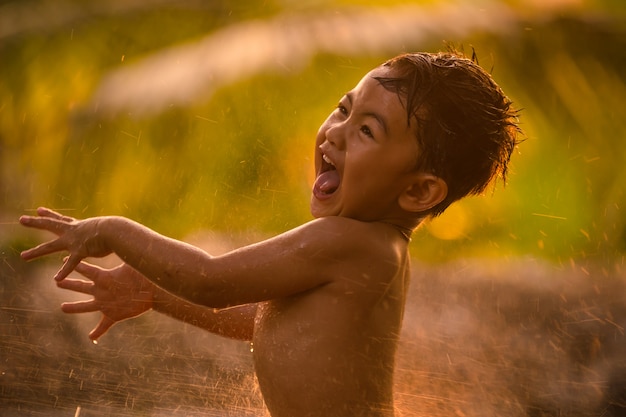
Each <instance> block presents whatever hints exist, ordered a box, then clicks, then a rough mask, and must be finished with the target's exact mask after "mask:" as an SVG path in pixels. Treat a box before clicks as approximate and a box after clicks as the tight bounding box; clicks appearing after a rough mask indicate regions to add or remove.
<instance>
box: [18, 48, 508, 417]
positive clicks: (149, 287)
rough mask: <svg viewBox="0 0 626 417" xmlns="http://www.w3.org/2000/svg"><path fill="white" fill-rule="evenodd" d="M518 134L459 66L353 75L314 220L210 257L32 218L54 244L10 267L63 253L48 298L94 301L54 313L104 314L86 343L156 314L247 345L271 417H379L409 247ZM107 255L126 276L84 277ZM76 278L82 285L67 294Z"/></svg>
mask: <svg viewBox="0 0 626 417" xmlns="http://www.w3.org/2000/svg"><path fill="white" fill-rule="evenodd" d="M517 132H518V129H517V126H516V114H515V112H514V111H513V109H512V108H511V102H510V101H509V100H508V99H507V98H506V96H504V94H503V93H502V91H501V90H500V88H499V87H498V86H497V85H496V84H495V83H494V82H493V81H492V79H491V77H490V76H489V75H488V74H487V73H486V72H484V71H483V70H482V69H481V68H480V67H479V66H478V65H476V64H474V63H473V62H472V61H471V60H469V59H466V58H464V57H462V56H460V55H458V54H456V53H439V54H427V53H419V54H405V55H400V56H398V57H396V58H393V59H391V60H389V61H387V62H386V63H384V64H383V65H381V66H379V67H377V68H375V69H374V70H372V71H371V72H369V73H368V74H367V75H365V77H364V78H363V79H362V80H361V81H360V82H359V84H358V85H357V86H356V87H355V88H354V89H353V90H352V91H350V92H349V93H347V94H346V95H345V96H344V97H343V98H342V99H341V100H340V102H339V105H338V106H337V108H336V109H335V110H334V111H333V112H332V113H331V114H330V116H329V117H328V119H327V120H326V121H325V122H324V123H323V124H322V126H321V127H320V130H319V132H318V134H317V139H316V144H315V169H316V173H317V179H316V181H315V184H314V185H313V190H312V195H311V202H310V207H311V213H312V214H313V216H314V217H315V218H316V219H315V220H313V221H311V222H309V223H307V224H304V225H302V226H300V227H298V228H296V229H293V230H290V231H288V232H286V233H284V234H281V235H279V236H276V237H274V238H271V239H268V240H266V241H263V242H260V243H257V244H253V245H250V246H247V247H243V248H241V249H238V250H235V251H232V252H230V253H227V254H225V255H222V256H217V257H212V256H210V255H208V254H207V253H205V252H203V251H201V250H199V249H197V248H195V247H193V246H190V245H187V244H185V243H182V242H179V241H175V240H172V239H169V238H167V237H164V236H162V235H159V234H157V233H156V232H153V231H152V230H150V229H148V228H146V227H144V226H142V225H140V224H138V223H135V222H132V221H130V220H128V219H125V218H122V217H96V218H90V219H85V220H75V219H73V218H70V217H66V216H63V215H60V214H58V213H55V212H53V211H51V210H48V209H44V208H40V209H39V210H38V216H23V217H22V218H21V219H20V221H21V223H22V224H23V225H25V226H28V227H34V228H37V229H43V230H48V231H50V232H53V233H55V234H56V235H57V236H58V238H57V239H55V240H52V241H50V242H47V243H43V244H41V245H39V246H38V247H36V248H33V249H30V250H27V251H24V252H23V253H22V256H23V258H24V259H26V260H30V259H34V258H37V257H40V256H43V255H47V254H50V253H53V252H58V251H68V252H69V256H68V257H67V258H66V260H65V262H64V264H63V266H62V267H61V269H60V270H59V271H58V272H57V274H56V276H55V279H56V280H57V282H58V285H59V286H60V287H62V288H66V289H70V290H74V291H79V292H83V293H86V294H90V295H92V296H93V297H94V298H93V299H92V300H89V301H83V302H76V303H66V304H64V305H63V310H64V311H66V312H69V313H72V312H74V313H76V312H88V311H98V310H99V311H102V313H103V318H102V321H101V322H100V323H99V325H98V326H97V327H96V329H94V331H92V333H91V334H90V337H91V338H92V339H93V340H96V339H97V338H98V337H100V336H101V335H102V334H104V333H105V332H106V331H107V330H108V329H109V328H110V327H111V326H112V325H113V324H114V323H115V322H117V321H120V320H123V319H126V318H130V317H133V316H136V315H138V314H141V313H143V312H144V311H146V310H148V309H150V308H154V309H156V310H158V311H161V312H163V313H166V314H169V315H172V316H173V317H176V318H179V319H181V320H185V321H187V322H190V323H193V324H196V325H198V326H201V327H204V328H206V329H208V330H210V331H212V332H214V333H217V334H220V335H223V336H227V337H233V338H239V339H244V340H251V341H252V342H253V344H254V352H253V355H254V364H255V370H256V373H257V378H258V382H259V386H260V388H261V392H262V393H263V396H264V399H265V402H266V405H267V408H268V410H269V412H270V413H271V415H272V416H274V417H294V416H298V417H305V416H311V417H313V416H316V417H317V416H319V417H322V416H324V417H327V416H337V417H341V416H368V417H370V416H371V417H390V416H393V415H394V406H393V396H392V386H393V369H394V355H395V351H396V346H397V343H398V335H399V333H400V328H401V324H402V315H403V311H404V302H405V296H406V291H407V286H408V284H409V255H408V244H409V241H410V235H411V232H412V231H413V230H414V229H415V228H416V227H417V226H418V225H419V224H420V223H421V222H422V221H423V220H424V219H426V218H428V217H430V216H436V215H438V214H440V213H441V212H443V211H444V210H445V208H446V207H448V205H449V204H450V203H452V202H453V201H455V200H458V199H460V198H462V197H463V196H465V195H468V194H476V193H480V192H482V191H483V190H484V188H485V187H486V186H487V184H488V183H489V182H490V181H491V180H492V179H493V178H494V177H496V176H498V175H500V176H503V177H504V176H505V174H506V167H507V164H508V161H509V158H510V155H511V152H512V151H513V149H514V147H515V146H516V144H517V140H516V135H517ZM110 253H115V254H117V255H118V256H119V257H120V258H121V259H122V260H123V261H124V263H123V264H122V265H120V266H119V267H117V268H114V269H112V270H103V269H100V268H97V267H95V266H91V265H88V264H86V263H83V262H81V261H82V260H83V259H84V258H87V257H101V256H105V255H108V254H110ZM72 270H76V271H78V272H79V273H81V274H83V275H85V276H86V277H87V278H90V281H81V280H72V279H66V277H67V276H68V274H69V273H70V272H71V271H72ZM207 307H210V308H207Z"/></svg>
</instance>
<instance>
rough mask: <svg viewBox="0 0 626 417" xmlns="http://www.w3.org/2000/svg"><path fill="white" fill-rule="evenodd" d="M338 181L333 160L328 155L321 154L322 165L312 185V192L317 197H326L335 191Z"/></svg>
mask: <svg viewBox="0 0 626 417" xmlns="http://www.w3.org/2000/svg"><path fill="white" fill-rule="evenodd" d="M340 182H341V179H340V178H339V172H338V171H337V168H335V164H334V162H333V161H332V160H331V159H330V158H329V157H328V155H326V154H322V166H321V167H320V170H319V173H318V174H317V178H316V180H315V184H314V185H313V193H314V194H315V196H316V197H317V198H321V199H323V198H328V197H330V196H331V195H332V194H333V193H334V192H335V191H337V188H339V184H340Z"/></svg>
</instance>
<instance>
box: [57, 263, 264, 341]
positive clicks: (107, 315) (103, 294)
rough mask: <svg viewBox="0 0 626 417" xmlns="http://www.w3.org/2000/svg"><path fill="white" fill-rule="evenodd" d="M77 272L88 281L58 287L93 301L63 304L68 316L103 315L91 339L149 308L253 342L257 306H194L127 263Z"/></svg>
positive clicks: (61, 283)
mask: <svg viewBox="0 0 626 417" xmlns="http://www.w3.org/2000/svg"><path fill="white" fill-rule="evenodd" d="M75 270H76V272H79V273H80V274H82V275H83V276H85V277H86V278H88V279H89V281H85V280H79V279H71V278H67V279H64V280H62V281H58V282H57V285H58V286H59V287H60V288H65V289H68V290H72V291H76V292H80V293H83V294H88V295H91V296H92V297H93V298H92V299H91V300H86V301H76V302H70V303H64V304H63V305H62V306H61V309H62V310H63V311H64V312H66V313H87V312H94V311H100V312H102V318H101V320H100V322H99V323H98V325H97V326H96V327H95V328H94V329H93V330H92V332H91V333H90V334H89V338H90V339H92V340H97V339H98V338H100V337H101V336H102V335H103V334H104V333H106V332H107V331H108V330H109V329H110V328H111V326H113V325H114V324H115V323H117V322H119V321H122V320H126V319H129V318H132V317H136V316H138V315H140V314H143V313H144V312H146V311H148V310H150V309H154V310H156V311H159V312H161V313H163V314H166V315H168V316H170V317H173V318H176V319H179V320H182V321H184V322H186V323H190V324H193V325H195V326H198V327H201V328H203V329H206V330H208V331H210V332H212V333H215V334H218V335H221V336H225V337H229V338H234V339H240V340H251V339H252V331H253V328H254V316H255V314H256V305H253V304H252V305H242V306H238V307H234V308H230V309H225V310H214V309H209V308H207V307H203V306H199V305H196V304H191V303H189V302H187V301H185V300H183V299H181V298H178V297H175V296H173V295H171V294H169V293H168V292H166V291H164V290H162V289H160V288H159V287H157V286H156V285H154V284H153V283H151V282H150V281H149V280H148V279H146V278H145V277H144V276H143V275H141V274H140V273H139V272H137V271H136V270H135V269H133V268H131V267H130V266H129V265H127V264H122V265H119V266H117V267H115V268H113V269H103V268H100V267H98V266H94V265H90V264H88V263H85V262H81V263H79V264H78V265H77V266H76V268H75Z"/></svg>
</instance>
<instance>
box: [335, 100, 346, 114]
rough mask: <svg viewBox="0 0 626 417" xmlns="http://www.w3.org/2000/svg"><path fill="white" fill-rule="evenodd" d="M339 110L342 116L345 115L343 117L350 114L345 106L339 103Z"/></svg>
mask: <svg viewBox="0 0 626 417" xmlns="http://www.w3.org/2000/svg"><path fill="white" fill-rule="evenodd" d="M337 110H339V112H340V113H341V114H343V115H347V114H348V109H346V107H345V106H344V105H343V104H341V103H339V104H338V105H337Z"/></svg>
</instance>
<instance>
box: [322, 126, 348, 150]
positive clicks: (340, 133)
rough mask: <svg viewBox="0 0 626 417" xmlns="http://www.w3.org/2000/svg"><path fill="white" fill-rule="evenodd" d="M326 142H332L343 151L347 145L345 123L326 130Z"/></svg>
mask: <svg viewBox="0 0 626 417" xmlns="http://www.w3.org/2000/svg"><path fill="white" fill-rule="evenodd" d="M325 137H326V141H328V142H330V143H331V144H332V145H333V146H335V147H336V148H338V149H342V148H343V147H344V145H345V130H344V126H343V123H335V124H333V125H331V126H329V127H328V129H327V130H326V134H325Z"/></svg>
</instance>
